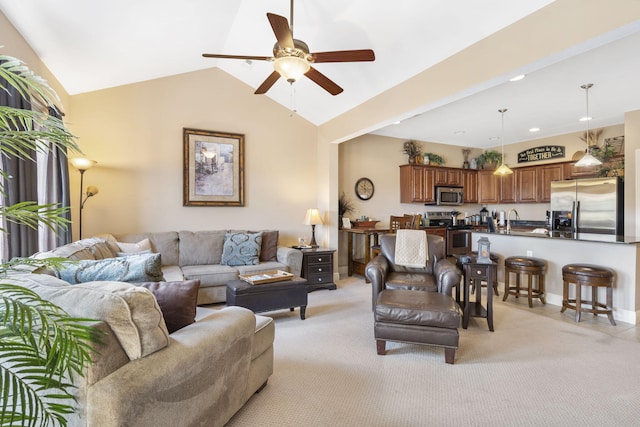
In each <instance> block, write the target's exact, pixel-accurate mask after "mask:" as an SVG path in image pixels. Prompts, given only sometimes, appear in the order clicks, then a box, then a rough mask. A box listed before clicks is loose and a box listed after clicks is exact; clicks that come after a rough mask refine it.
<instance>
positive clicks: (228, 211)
mask: <svg viewBox="0 0 640 427" xmlns="http://www.w3.org/2000/svg"><path fill="white" fill-rule="evenodd" d="M70 110H71V114H70V116H69V118H68V122H69V125H70V127H71V129H72V131H73V132H74V133H75V134H76V135H77V136H78V137H79V142H80V145H81V147H82V149H83V150H84V152H85V153H86V155H87V157H89V158H90V159H93V160H96V161H97V162H98V164H97V166H96V167H94V168H92V169H90V170H89V171H87V172H86V174H85V187H86V185H96V186H98V187H99V189H100V193H99V194H98V195H97V196H95V197H93V198H91V199H90V200H89V201H88V202H87V204H86V205H85V209H84V214H83V235H84V236H89V235H94V234H97V233H102V232H112V233H125V232H137V231H165V230H182V229H184V230H206V229H224V228H246V227H249V228H252V229H259V228H271V229H278V230H280V231H281V233H282V235H283V236H282V239H281V240H282V241H283V242H285V243H287V242H288V243H294V242H295V241H296V240H295V239H297V237H298V236H304V237H306V238H307V239H308V238H310V234H311V230H310V227H308V226H304V225H302V220H303V218H304V215H305V212H306V210H307V209H308V208H310V207H315V206H316V205H317V196H316V193H317V179H316V176H317V174H316V170H317V167H318V166H317V161H316V159H317V154H316V128H315V126H313V125H312V124H310V123H309V122H307V121H305V120H303V119H301V118H300V117H298V116H295V115H291V114H290V112H289V111H288V110H287V109H285V108H283V107H281V106H279V105H278V104H276V103H274V102H273V101H271V100H270V99H269V98H267V97H264V96H257V95H254V94H253V91H252V89H251V88H249V87H248V86H246V85H245V84H243V83H242V82H240V81H239V80H237V79H235V78H233V77H231V76H229V75H228V74H226V73H224V72H223V71H221V70H219V69H209V70H204V71H198V72H193V73H188V74H183V75H178V76H173V77H168V78H162V79H157V80H151V81H147V82H143V83H138V84H132V85H127V86H121V87H117V88H113V89H107V90H101V91H97V92H92V93H87V94H82V95H76V96H73V97H72V98H71V109H70ZM183 128H196V129H205V130H215V131H222V132H232V133H241V134H244V135H245V158H244V164H245V173H244V179H245V207H183V206H182V189H183V180H182V172H183V156H182V148H183V142H182V136H183V135H182V132H183ZM77 177H78V173H77V172H75V171H73V170H72V178H74V182H72V190H73V194H76V191H77V188H78V182H77ZM76 208H77V206H76ZM75 235H76V236H77V234H75Z"/></svg>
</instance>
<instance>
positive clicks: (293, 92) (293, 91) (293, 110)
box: [289, 84, 298, 117]
mask: <svg viewBox="0 0 640 427" xmlns="http://www.w3.org/2000/svg"><path fill="white" fill-rule="evenodd" d="M289 87H290V88H291V89H289V90H290V92H289V105H291V114H290V115H289V117H293V115H294V114H297V113H298V111H297V110H296V88H295V85H293V84H290V85H289Z"/></svg>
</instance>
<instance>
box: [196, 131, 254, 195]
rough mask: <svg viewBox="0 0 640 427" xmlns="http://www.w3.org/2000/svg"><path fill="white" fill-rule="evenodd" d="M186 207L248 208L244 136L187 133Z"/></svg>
mask: <svg viewBox="0 0 640 427" xmlns="http://www.w3.org/2000/svg"><path fill="white" fill-rule="evenodd" d="M183 157H184V170H183V205H184V206H244V135H242V134H237V133H226V132H217V131H209V130H201V129H189V128H184V129H183Z"/></svg>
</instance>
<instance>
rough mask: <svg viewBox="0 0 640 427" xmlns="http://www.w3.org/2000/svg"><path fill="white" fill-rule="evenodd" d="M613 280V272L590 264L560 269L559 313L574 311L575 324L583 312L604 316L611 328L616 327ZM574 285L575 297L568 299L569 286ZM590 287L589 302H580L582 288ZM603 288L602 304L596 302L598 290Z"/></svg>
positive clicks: (569, 265)
mask: <svg viewBox="0 0 640 427" xmlns="http://www.w3.org/2000/svg"><path fill="white" fill-rule="evenodd" d="M614 280H615V271H614V270H612V269H610V268H608V267H601V266H599V265H592V264H567V265H565V266H564V267H562V281H563V290H562V309H561V310H560V312H561V313H564V311H565V310H566V309H567V308H570V309H572V310H575V311H576V322H579V321H580V315H581V314H582V312H583V311H585V312H588V313H593V315H594V316H597V315H598V314H606V315H607V317H608V318H609V322H611V324H612V325H613V326H615V325H616V322H615V320H613V282H614ZM570 283H575V285H576V297H575V298H572V299H570V298H569V284H570ZM583 285H584V286H591V301H583V300H582V286H583ZM601 287H604V288H606V290H607V302H606V304H603V303H601V302H598V288H601ZM583 304H588V305H590V306H591V308H584V306H583Z"/></svg>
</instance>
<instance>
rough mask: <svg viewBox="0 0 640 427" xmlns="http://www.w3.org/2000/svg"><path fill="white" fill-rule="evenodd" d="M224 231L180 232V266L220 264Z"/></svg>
mask: <svg viewBox="0 0 640 427" xmlns="http://www.w3.org/2000/svg"><path fill="white" fill-rule="evenodd" d="M225 234H226V231H225V230H212V231H180V232H179V235H180V264H179V265H180V266H183V265H211V264H220V259H221V258H222V247H223V245H224V236H225Z"/></svg>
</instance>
